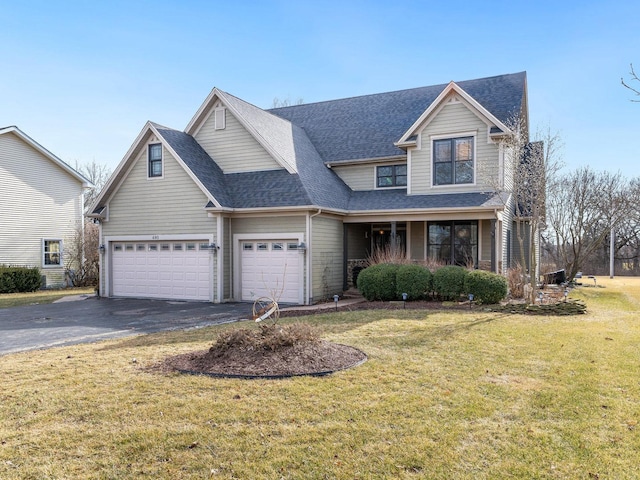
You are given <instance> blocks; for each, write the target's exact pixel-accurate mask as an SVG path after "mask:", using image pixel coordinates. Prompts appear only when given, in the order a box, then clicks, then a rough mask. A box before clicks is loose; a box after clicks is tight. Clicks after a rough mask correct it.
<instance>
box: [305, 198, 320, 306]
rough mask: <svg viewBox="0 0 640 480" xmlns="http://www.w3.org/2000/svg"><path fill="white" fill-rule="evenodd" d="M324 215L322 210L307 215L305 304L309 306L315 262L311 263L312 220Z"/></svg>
mask: <svg viewBox="0 0 640 480" xmlns="http://www.w3.org/2000/svg"><path fill="white" fill-rule="evenodd" d="M321 213H322V209H321V208H319V209H318V211H317V212H316V213H314V214H313V215H309V214H307V295H306V301H305V303H306V304H307V305H309V304H311V294H312V288H311V273H312V271H311V270H312V267H313V265H312V264H313V262H312V261H311V258H312V255H311V253H312V250H311V230H312V227H311V224H312V222H311V219H312V218H313V217H317V216H318V215H320V214H321Z"/></svg>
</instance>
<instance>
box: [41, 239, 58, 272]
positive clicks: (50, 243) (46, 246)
mask: <svg viewBox="0 0 640 480" xmlns="http://www.w3.org/2000/svg"><path fill="white" fill-rule="evenodd" d="M42 253H43V259H42V264H43V265H44V266H45V267H59V266H61V265H62V240H43V242H42Z"/></svg>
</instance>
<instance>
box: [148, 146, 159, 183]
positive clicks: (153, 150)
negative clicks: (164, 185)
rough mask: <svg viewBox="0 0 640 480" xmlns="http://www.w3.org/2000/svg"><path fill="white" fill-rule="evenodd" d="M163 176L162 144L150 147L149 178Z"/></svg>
mask: <svg viewBox="0 0 640 480" xmlns="http://www.w3.org/2000/svg"><path fill="white" fill-rule="evenodd" d="M161 176H162V144H160V143H154V144H152V145H149V177H161Z"/></svg>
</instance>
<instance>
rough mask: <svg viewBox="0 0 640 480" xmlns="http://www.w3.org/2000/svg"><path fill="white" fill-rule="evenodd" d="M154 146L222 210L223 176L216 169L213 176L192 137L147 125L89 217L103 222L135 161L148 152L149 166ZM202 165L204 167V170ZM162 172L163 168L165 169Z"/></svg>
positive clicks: (101, 194)
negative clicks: (168, 157) (166, 153)
mask: <svg viewBox="0 0 640 480" xmlns="http://www.w3.org/2000/svg"><path fill="white" fill-rule="evenodd" d="M157 145H159V146H161V150H162V151H166V152H168V154H169V155H170V156H171V158H172V159H173V160H175V161H176V162H177V163H178V164H179V165H180V166H181V167H182V168H183V169H184V170H185V172H186V173H187V174H188V176H189V177H190V178H191V180H193V182H194V183H195V184H196V185H197V186H198V187H199V188H200V190H201V191H202V192H203V193H204V194H205V195H206V197H207V199H208V201H209V202H210V203H211V204H213V205H215V206H216V207H222V206H223V204H224V203H225V197H226V195H225V192H224V182H222V181H221V180H220V179H221V178H222V172H221V171H219V169H217V170H218V171H217V172H216V170H215V165H214V162H213V160H211V158H209V157H208V156H207V155H206V152H204V151H203V150H202V149H201V148H200V147H199V146H198V145H197V143H196V142H195V140H193V138H192V137H191V136H189V135H187V134H185V133H184V132H179V131H177V130H173V129H170V128H167V127H164V126H162V125H159V124H157V123H153V122H150V121H148V122H147V123H146V124H145V126H144V127H143V128H142V130H141V131H140V133H139V134H138V136H137V137H136V140H135V141H134V142H133V144H132V145H131V147H130V148H129V150H128V151H127V153H126V154H125V156H124V157H123V159H122V161H121V162H120V164H119V165H118V167H117V168H116V170H115V171H114V172H113V174H112V175H111V177H110V179H109V181H108V182H107V184H106V185H105V187H104V188H103V189H102V191H101V192H100V195H99V196H98V198H97V199H96V200H95V202H94V204H93V206H92V207H91V210H90V212H92V213H91V214H89V216H90V217H96V218H104V216H105V215H106V211H107V210H106V209H105V206H106V205H107V204H108V203H109V201H110V199H111V198H112V197H113V196H114V195H115V194H116V192H117V191H118V189H119V188H120V186H121V185H122V183H123V182H124V180H125V179H126V178H127V176H128V175H129V172H130V171H131V169H132V168H133V166H134V165H135V163H136V160H138V159H139V158H140V157H141V156H142V155H143V152H147V154H146V155H144V158H145V159H146V160H147V161H148V162H149V161H150V160H149V159H150V157H149V155H151V152H152V151H153V150H154V146H157ZM160 161H161V162H163V163H164V162H165V159H164V157H161V158H160ZM205 164H206V167H205V166H204V165H205ZM161 168H164V166H162V167H161ZM198 170H204V171H206V172H207V174H206V175H205V174H202V173H201V172H199V171H198ZM216 173H217V175H216ZM152 177H153V176H152ZM152 177H150V180H155V178H152ZM215 177H219V178H215ZM158 179H159V180H162V179H163V177H161V176H158ZM203 207H204V205H203Z"/></svg>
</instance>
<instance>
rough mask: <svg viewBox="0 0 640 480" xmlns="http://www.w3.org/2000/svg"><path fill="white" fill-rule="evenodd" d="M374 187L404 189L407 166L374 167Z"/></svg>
mask: <svg viewBox="0 0 640 480" xmlns="http://www.w3.org/2000/svg"><path fill="white" fill-rule="evenodd" d="M376 186H377V187H378V188H385V187H406V186H407V166H406V165H382V166H379V167H376Z"/></svg>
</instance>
